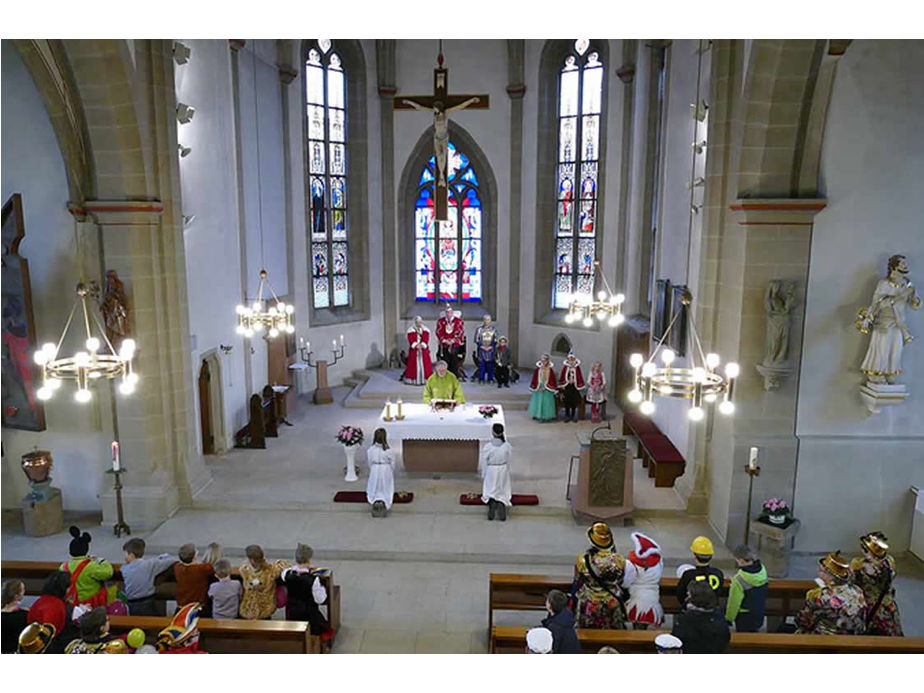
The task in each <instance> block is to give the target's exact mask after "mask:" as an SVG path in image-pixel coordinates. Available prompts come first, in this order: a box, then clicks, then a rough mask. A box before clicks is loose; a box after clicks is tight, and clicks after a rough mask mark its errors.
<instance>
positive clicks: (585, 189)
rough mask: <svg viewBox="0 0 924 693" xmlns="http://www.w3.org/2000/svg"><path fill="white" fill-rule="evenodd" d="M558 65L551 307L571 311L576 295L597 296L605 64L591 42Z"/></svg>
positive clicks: (577, 43)
mask: <svg viewBox="0 0 924 693" xmlns="http://www.w3.org/2000/svg"><path fill="white" fill-rule="evenodd" d="M560 65H561V67H560V71H559V76H558V148H557V152H558V153H557V157H556V161H557V165H556V171H555V180H556V188H555V189H556V192H557V195H556V201H557V205H556V209H557V213H556V215H555V225H554V229H555V231H554V233H555V260H554V272H555V275H554V290H553V292H552V308H567V307H568V304H569V302H570V300H571V297H572V294H577V295H578V296H587V297H592V296H593V292H594V259H595V258H596V253H597V197H598V191H599V181H600V170H599V169H600V129H601V118H602V104H603V98H602V96H603V63H602V61H601V59H600V53H599V51H597V50H595V49H594V47H593V46H591V44H590V41H589V40H588V39H578V40H577V41H575V42H574V43H573V44H572V46H571V48H570V50H569V51H568V52H567V54H566V55H565V56H564V57H563V59H562V62H561V63H560ZM546 305H548V304H546Z"/></svg>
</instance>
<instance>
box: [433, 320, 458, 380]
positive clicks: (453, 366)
mask: <svg viewBox="0 0 924 693" xmlns="http://www.w3.org/2000/svg"><path fill="white" fill-rule="evenodd" d="M436 338H437V339H438V340H439V343H440V348H439V352H438V353H437V357H438V358H440V359H442V360H443V361H445V362H446V365H447V366H448V368H449V372H450V373H452V374H453V375H454V376H456V377H457V378H458V377H459V347H461V346H462V342H463V340H464V339H465V322H464V321H463V320H462V313H461V312H459V313H456V312H455V311H454V310H453V309H452V306H450V305H447V306H446V310H445V311H444V312H443V313H442V314H441V315H440V318H439V320H437V321H436Z"/></svg>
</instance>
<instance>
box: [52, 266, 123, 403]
mask: <svg viewBox="0 0 924 693" xmlns="http://www.w3.org/2000/svg"><path fill="white" fill-rule="evenodd" d="M89 293H90V289H89V288H88V287H87V285H86V284H84V283H83V282H81V283H79V284H77V299H76V300H75V301H74V307H73V308H71V312H70V315H68V317H67V322H66V323H65V325H64V331H63V332H62V333H61V338H60V339H58V342H57V344H55V343H53V342H48V343H46V344H43V345H42V348H41V349H39V350H38V351H36V352H35V356H34V359H35V362H36V363H37V364H38V365H39V366H41V367H42V386H41V387H40V388H38V390H36V393H35V394H36V396H37V397H38V398H39V399H41V400H48V399H51V398H52V396H53V395H54V393H55V392H56V391H57V390H58V389H59V388H60V387H61V384H62V383H63V382H64V381H67V380H71V381H74V382H76V384H77V391H76V392H75V393H74V399H75V400H77V401H78V402H80V403H81V404H85V403H87V402H89V401H90V400H91V399H92V397H93V395H92V393H91V392H90V387H89V386H90V383H92V382H94V381H96V380H114V379H116V378H121V380H122V382H121V383H120V384H119V392H120V393H122V394H123V395H128V394H131V393H132V392H134V390H135V385H136V384H137V383H138V374H137V373H135V371H134V369H133V367H132V360H133V359H134V356H135V340H134V339H124V340H122V343H121V344H120V347H119V350H118V351H116V350H115V348H114V347H113V346H112V343H111V342H110V341H109V338H108V337H107V336H106V330H105V329H104V328H103V325H102V323H101V322H100V320H99V318H98V317H97V315H96V313H95V312H92V311H89V310H87V295H88V294H89ZM78 308H79V309H80V314H81V315H82V317H83V320H82V322H83V326H84V331H85V333H86V340H85V341H84V347H85V348H86V351H78V352H76V353H75V354H74V355H73V356H62V357H59V354H60V353H61V345H62V344H63V343H64V339H65V338H66V337H67V333H68V330H70V328H71V324H72V323H73V320H74V316H75V315H76V314H77V312H78ZM91 322H92V324H93V326H95V328H96V329H97V330H99V333H100V336H101V337H102V341H101V340H100V338H99V337H94V336H93V333H92V330H91ZM104 346H105V348H104Z"/></svg>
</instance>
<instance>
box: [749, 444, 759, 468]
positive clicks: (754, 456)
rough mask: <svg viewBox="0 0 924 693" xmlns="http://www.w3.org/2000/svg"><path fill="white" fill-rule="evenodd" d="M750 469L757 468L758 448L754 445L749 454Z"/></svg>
mask: <svg viewBox="0 0 924 693" xmlns="http://www.w3.org/2000/svg"><path fill="white" fill-rule="evenodd" d="M748 469H750V470H751V471H754V470H755V469H757V448H754V447H752V448H751V450H750V453H749V454H748Z"/></svg>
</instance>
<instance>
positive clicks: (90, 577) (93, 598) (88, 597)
mask: <svg viewBox="0 0 924 693" xmlns="http://www.w3.org/2000/svg"><path fill="white" fill-rule="evenodd" d="M70 533H71V536H72V537H74V538H73V539H71V544H70V549H69V550H70V554H71V558H70V560H69V561H67V562H66V563H62V564H61V566H60V567H59V568H58V570H63V571H64V572H65V573H68V574H69V575H70V577H71V586H70V588H69V589H68V590H67V595H66V597H65V601H66V602H67V603H68V604H69V605H71V606H76V605H78V604H86V605H88V606H89V607H90V608H94V607H97V606H106V586H105V585H104V584H103V583H104V581H105V580H108V579H109V578H111V577H112V564H111V563H109V561H107V560H106V559H105V558H96V557H95V556H90V555H89V554H90V540H91V538H90V534H89V532H84V533H83V534H81V533H80V529H79V528H77V527H75V526H73V525H71V528H70Z"/></svg>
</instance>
